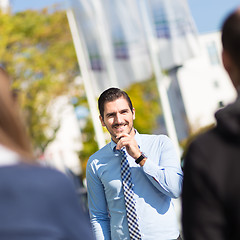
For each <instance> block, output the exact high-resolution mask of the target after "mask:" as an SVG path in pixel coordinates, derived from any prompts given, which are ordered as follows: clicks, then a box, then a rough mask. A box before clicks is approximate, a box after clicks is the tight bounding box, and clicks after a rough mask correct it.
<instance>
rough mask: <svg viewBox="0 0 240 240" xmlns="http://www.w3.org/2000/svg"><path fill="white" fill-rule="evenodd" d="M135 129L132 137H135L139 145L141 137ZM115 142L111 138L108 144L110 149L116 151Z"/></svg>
mask: <svg viewBox="0 0 240 240" xmlns="http://www.w3.org/2000/svg"><path fill="white" fill-rule="evenodd" d="M134 130H135V135H134V138H135V139H136V141H137V143H138V145H139V146H141V138H140V134H139V133H138V131H137V130H136V129H134ZM116 145H117V144H116V143H115V142H114V141H113V140H112V139H111V143H110V146H111V149H112V150H113V151H114V152H115V151H116Z"/></svg>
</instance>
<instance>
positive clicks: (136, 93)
mask: <svg viewBox="0 0 240 240" xmlns="http://www.w3.org/2000/svg"><path fill="white" fill-rule="evenodd" d="M126 91H127V93H128V95H129V96H130V98H131V100H132V103H133V107H134V108H135V112H136V114H135V115H136V116H135V117H136V119H135V120H134V127H135V128H136V129H137V130H138V131H139V132H140V133H148V134H151V133H152V132H153V131H154V130H155V128H156V127H157V117H158V116H159V115H160V114H161V107H160V100H159V94H158V91H157V86H156V81H155V79H154V78H152V79H149V80H147V81H145V82H141V83H135V84H133V85H131V87H130V88H129V89H128V90H126Z"/></svg>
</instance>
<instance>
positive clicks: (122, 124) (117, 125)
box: [113, 122, 127, 127]
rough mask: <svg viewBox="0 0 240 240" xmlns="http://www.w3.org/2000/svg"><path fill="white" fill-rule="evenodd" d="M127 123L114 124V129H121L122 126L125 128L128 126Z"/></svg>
mask: <svg viewBox="0 0 240 240" xmlns="http://www.w3.org/2000/svg"><path fill="white" fill-rule="evenodd" d="M126 124H127V123H125V122H124V123H117V124H114V125H113V127H120V126H124V125H126Z"/></svg>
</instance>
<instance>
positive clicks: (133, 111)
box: [132, 108, 135, 120]
mask: <svg viewBox="0 0 240 240" xmlns="http://www.w3.org/2000/svg"><path fill="white" fill-rule="evenodd" d="M132 113H133V120H135V108H133V110H132Z"/></svg>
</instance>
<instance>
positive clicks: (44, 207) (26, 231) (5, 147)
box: [0, 67, 93, 240]
mask: <svg viewBox="0 0 240 240" xmlns="http://www.w3.org/2000/svg"><path fill="white" fill-rule="evenodd" d="M0 212H1V214H0V239H2V240H30V239H31V240H33V239H34V240H44V239H51V240H54V239H69V240H78V239H79V240H80V239H84V240H85V239H89V240H91V239H93V238H92V232H91V228H90V223H89V219H88V216H87V215H86V214H85V213H84V212H83V210H82V208H81V204H80V202H79V199H78V198H77V195H76V193H75V190H74V186H73V184H72V183H71V182H70V180H69V179H68V178H67V177H66V176H65V175H64V174H63V173H61V172H59V171H57V170H54V169H50V168H47V167H42V166H39V165H38V164H37V162H36V161H35V159H34V155H33V152H32V148H31V144H30V140H29V137H28V135H27V133H26V128H25V126H24V124H23V120H22V119H21V114H20V112H19V109H18V104H17V103H16V99H14V96H13V94H12V91H11V86H10V80H9V76H8V74H7V73H6V71H5V70H4V69H3V68H1V67H0Z"/></svg>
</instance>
